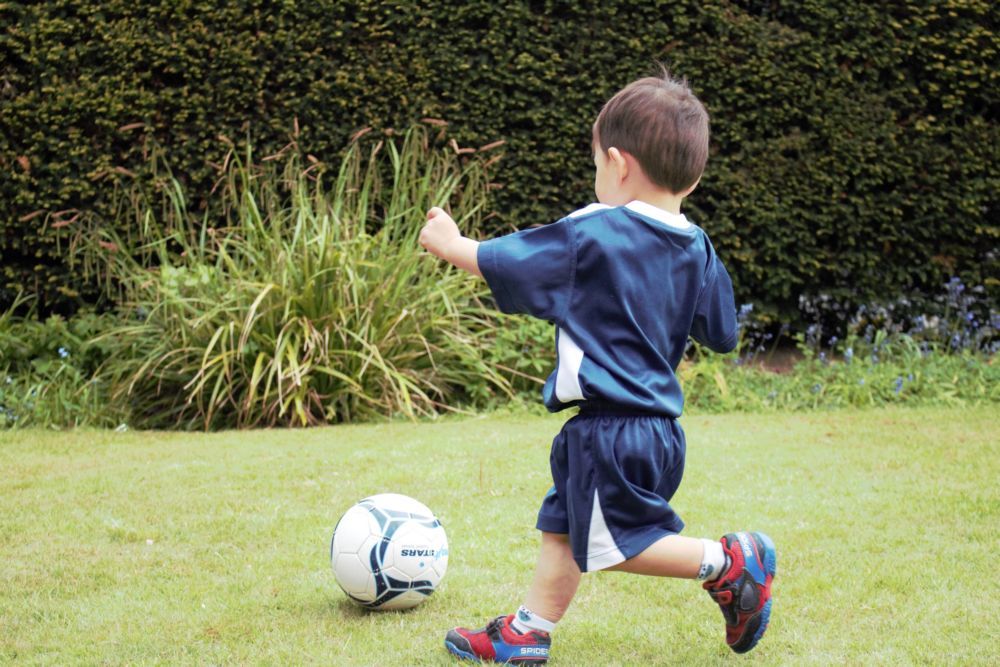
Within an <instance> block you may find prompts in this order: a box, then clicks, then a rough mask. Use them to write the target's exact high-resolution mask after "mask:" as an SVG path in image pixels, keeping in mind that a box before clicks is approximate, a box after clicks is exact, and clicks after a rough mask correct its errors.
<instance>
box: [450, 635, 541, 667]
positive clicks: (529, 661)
mask: <svg viewBox="0 0 1000 667" xmlns="http://www.w3.org/2000/svg"><path fill="white" fill-rule="evenodd" d="M444 647H445V648H446V649H448V651H449V652H451V654H452V655H456V656H458V657H459V658H461V659H462V660H470V661H472V662H482V660H480V659H479V656H477V655H474V654H472V653H469V652H468V651H463V650H462V649H460V648H458V647H457V646H455V645H454V644H453V643H452V642H450V641H448V640H447V639H445V640H444ZM545 663H546V660H538V659H536V658H521V659H513V660H508V661H507V662H505V663H503V664H506V665H544V664H545Z"/></svg>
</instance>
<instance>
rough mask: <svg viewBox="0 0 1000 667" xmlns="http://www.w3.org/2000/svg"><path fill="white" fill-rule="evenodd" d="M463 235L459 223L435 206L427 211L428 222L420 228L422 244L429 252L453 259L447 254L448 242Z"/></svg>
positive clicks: (447, 259) (442, 257)
mask: <svg viewBox="0 0 1000 667" xmlns="http://www.w3.org/2000/svg"><path fill="white" fill-rule="evenodd" d="M461 236H462V233H461V232H460V231H458V225H456V224H455V221H454V220H452V218H451V216H450V215H448V214H447V213H445V212H444V210H443V209H441V208H438V207H437V206H435V207H434V208H432V209H431V210H429V211H427V224H426V225H424V228H423V229H422V230H420V245H422V246H423V247H424V248H425V249H426V250H427V251H428V252H430V253H432V254H434V255H437V256H438V257H440V258H441V259H443V260H446V261H451V260H450V259H449V258H448V256H447V254H446V250H447V248H448V244H449V243H451V242H452V241H453V240H455V239H457V238H459V237H461Z"/></svg>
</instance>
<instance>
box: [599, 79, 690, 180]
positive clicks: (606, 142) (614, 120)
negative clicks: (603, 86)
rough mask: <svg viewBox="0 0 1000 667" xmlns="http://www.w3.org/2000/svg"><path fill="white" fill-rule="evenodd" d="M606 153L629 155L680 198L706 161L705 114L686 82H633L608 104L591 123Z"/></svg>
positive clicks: (669, 80) (642, 80)
mask: <svg viewBox="0 0 1000 667" xmlns="http://www.w3.org/2000/svg"><path fill="white" fill-rule="evenodd" d="M594 141H595V142H596V143H598V144H600V146H601V149H602V150H603V151H605V152H607V150H608V149H609V148H612V147H614V148H617V149H618V150H620V151H623V152H625V153H629V154H630V155H632V157H634V158H635V159H636V160H638V162H639V166H640V167H642V170H643V171H644V172H645V173H646V176H647V177H648V178H649V180H650V181H652V182H653V183H654V184H655V185H658V186H659V187H661V188H666V189H668V190H670V191H671V192H673V193H675V194H676V193H680V192H683V191H685V190H687V189H688V188H689V187H691V186H692V185H694V184H695V183H697V182H698V179H699V178H701V174H702V172H704V171H705V163H706V162H707V161H708V112H707V111H705V107H704V106H702V104H701V102H700V101H699V100H698V98H697V97H695V95H694V93H693V92H691V89H690V88H689V87H688V85H687V81H686V80H683V79H681V80H678V79H675V78H673V77H672V76H671V75H670V73H669V72H667V71H666V70H664V71H663V75H662V76H661V77H655V76H651V77H646V78H644V79H639V80H638V81H633V82H632V83H630V84H629V85H627V86H625V88H623V89H621V90H620V91H618V92H617V93H616V94H615V96H614V97H612V98H611V99H610V100H608V101H607V103H606V104H605V105H604V108H603V109H601V113H600V114H598V116H597V121H596V122H595V123H594Z"/></svg>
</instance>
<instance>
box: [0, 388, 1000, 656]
mask: <svg viewBox="0 0 1000 667" xmlns="http://www.w3.org/2000/svg"><path fill="white" fill-rule="evenodd" d="M561 422H562V419H561V418H560V417H558V416H556V417H535V416H524V415H521V416H511V415H494V416H487V417H483V418H466V419H447V420H442V421H440V422H437V423H420V424H412V423H393V424H382V425H370V426H344V427H334V428H323V429H311V430H298V431H290V430H282V431H266V430H261V431H252V432H242V433H241V432H225V433H216V434H173V433H170V434H168V433H151V432H145V433H140V432H129V433H115V432H106V431H77V432H70V433H58V432H46V431H22V432H0V472H2V475H0V500H2V512H0V662H8V661H12V662H18V663H21V662H24V663H26V664H35V663H48V664H60V665H62V664H79V663H83V664H122V663H128V664H219V663H225V664H234V663H235V664H273V665H282V664H335V665H380V666H381V665H412V664H430V665H448V664H452V660H451V658H450V657H449V655H448V654H447V652H446V651H445V649H444V648H443V637H444V633H445V631H446V630H447V629H448V628H449V627H451V626H453V625H456V624H463V625H473V626H477V627H478V626H479V625H481V624H482V623H483V622H484V621H485V620H487V619H488V618H489V617H491V616H492V615H495V614H498V613H501V612H506V611H508V610H513V609H514V608H516V606H517V605H518V604H519V603H520V602H521V598H522V595H523V592H524V590H525V588H526V586H527V585H528V583H529V581H530V578H531V572H532V566H533V563H534V559H535V551H536V546H537V539H538V536H537V533H536V531H535V530H534V528H533V526H534V517H535V512H536V510H537V506H538V503H539V501H540V499H541V497H542V495H543V494H544V493H545V491H546V490H547V489H548V487H549V476H548V475H549V473H548V447H549V442H550V441H551V438H552V436H553V435H554V434H555V432H556V431H557V430H558V428H559V426H560V424H561ZM682 424H683V425H684V427H685V429H686V431H687V436H688V459H687V469H686V476H685V479H684V482H683V484H682V485H681V489H680V491H679V492H678V494H677V496H676V497H675V498H674V503H673V504H674V506H675V507H676V508H677V510H678V511H679V512H680V514H681V516H683V517H684V519H685V520H686V521H687V525H688V527H687V530H686V531H685V534H688V535H692V536H705V537H718V536H719V535H720V534H722V533H723V532H727V531H731V530H739V529H754V530H763V531H765V532H767V533H769V534H770V535H771V537H773V538H774V540H775V542H776V544H777V547H778V577H777V579H776V584H775V589H774V598H775V607H774V613H773V614H772V621H771V626H770V629H769V631H768V633H767V635H766V636H765V637H764V639H763V640H762V641H761V643H760V645H758V647H757V648H756V649H754V651H753V652H751V653H750V654H748V655H747V656H746V657H737V656H735V655H733V654H731V653H730V651H729V649H728V648H726V646H725V643H724V641H723V622H722V616H721V614H720V613H719V611H718V609H717V608H716V607H715V606H714V605H713V604H712V603H711V601H710V600H709V598H708V596H707V594H705V593H704V592H703V591H702V590H700V587H699V586H698V584H696V583H694V582H691V581H675V580H666V579H655V578H644V577H638V576H634V575H626V574H620V573H597V574H590V575H587V576H585V577H584V579H583V583H582V585H581V587H580V592H579V594H578V596H577V598H576V600H575V601H574V603H573V606H572V607H571V608H570V611H569V613H568V614H567V615H566V618H565V619H564V620H563V622H562V623H561V624H560V625H559V627H558V628H557V630H556V634H555V636H554V644H553V658H552V660H551V663H552V664H553V665H573V666H578V665H607V664H611V665H652V664H683V665H687V664H713V663H721V662H722V661H737V660H738V661H741V662H746V661H749V662H754V663H764V664H794V665H798V664H803V663H811V664H824V665H825V664H829V663H853V664H856V663H872V664H874V663H878V664H886V663H890V664H892V663H898V664H911V663H917V664H937V663H981V662H988V661H989V660H990V659H991V658H990V656H993V658H996V656H997V652H998V649H997V644H996V636H997V634H996V632H997V631H996V627H997V626H996V619H995V611H996V608H997V605H996V602H997V593H998V592H1000V585H998V583H997V577H996V573H995V572H996V568H995V563H994V560H993V559H994V558H995V557H996V554H997V553H998V552H997V546H998V540H997V535H998V533H997V528H998V526H1000V491H998V486H997V479H998V478H1000V444H998V429H997V414H996V410H995V408H992V407H984V408H976V409H948V410H931V409H920V410H917V409H893V410H872V411H860V412H859V411H837V412H814V413H798V414H779V415H767V416H748V415H723V416H692V417H686V418H685V419H683V420H682ZM385 491H393V492H399V493H405V494H408V495H411V496H414V497H416V498H417V499H419V500H421V501H422V502H424V503H425V504H427V505H429V506H430V507H431V508H432V509H433V510H435V511H436V512H437V514H438V516H439V517H440V519H441V520H442V522H443V523H444V525H445V528H446V529H447V531H448V537H449V542H450V550H451V554H450V560H449V569H448V574H447V576H446V577H445V579H444V582H443V584H442V586H441V588H440V589H439V591H438V592H437V593H436V594H435V595H434V596H432V597H431V598H430V599H429V600H428V601H427V602H426V603H424V604H423V605H422V606H420V607H418V608H416V609H415V610H411V611H409V612H402V613H367V612H365V611H362V610H360V609H359V608H356V607H355V606H353V605H352V604H351V603H350V602H349V601H348V600H347V598H346V597H345V596H344V595H343V594H342V593H341V591H340V589H339V588H338V587H337V585H336V583H335V581H334V579H333V575H332V573H331V571H330V567H329V562H328V548H329V539H330V535H331V532H332V530H333V526H334V524H335V523H336V521H337V519H338V517H339V516H340V514H341V513H342V512H344V511H345V510H346V509H347V508H348V507H349V506H350V505H351V504H352V503H354V502H355V501H357V500H359V499H360V498H362V497H364V496H366V495H370V494H374V493H379V492H385Z"/></svg>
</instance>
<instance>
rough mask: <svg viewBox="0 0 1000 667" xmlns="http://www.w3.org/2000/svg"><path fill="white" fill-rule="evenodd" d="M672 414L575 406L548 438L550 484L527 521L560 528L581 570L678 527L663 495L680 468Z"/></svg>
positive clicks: (680, 443)
mask: <svg viewBox="0 0 1000 667" xmlns="http://www.w3.org/2000/svg"><path fill="white" fill-rule="evenodd" d="M684 450H685V443H684V431H682V430H681V427H680V425H679V424H678V423H677V421H676V420H674V419H672V418H670V417H666V416H662V415H642V414H638V413H635V412H632V413H629V412H623V411H620V410H616V409H607V408H605V409H601V408H597V409H594V408H591V409H584V410H581V412H580V414H578V415H576V416H575V417H573V418H572V419H570V420H569V421H568V422H566V423H565V424H564V425H563V428H562V430H561V431H560V432H559V434H558V435H557V436H556V437H555V439H554V440H553V441H552V452H551V454H550V455H549V462H550V465H551V467H552V480H553V482H554V483H555V486H554V487H553V488H552V489H551V490H550V491H549V492H548V494H547V495H546V496H545V499H544V500H543V501H542V508H541V509H540V510H539V512H538V522H537V523H536V524H535V527H536V528H538V529H539V530H543V531H546V532H549V533H568V534H569V538H570V544H571V545H572V547H573V558H574V559H575V560H576V562H577V564H578V565H579V566H580V570H582V571H583V572H588V571H594V570H600V569H603V568H606V567H611V566H612V565H617V564H618V563H621V562H622V561H625V560H628V559H629V558H632V557H633V556H636V555H638V554H639V553H641V552H642V551H644V550H645V549H646V547H648V546H649V545H651V544H652V543H653V542H656V541H657V540H659V539H660V538H662V537H665V536H667V535H674V534H676V533H679V532H681V530H682V529H683V528H684V522H683V521H681V518H680V517H679V516H677V513H676V512H674V510H673V508H672V507H670V499H671V498H672V497H673V495H674V492H675V491H676V490H677V487H678V486H680V483H681V477H682V476H683V475H684Z"/></svg>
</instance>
